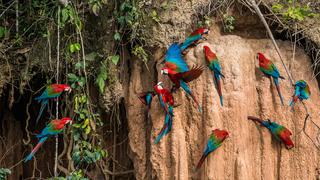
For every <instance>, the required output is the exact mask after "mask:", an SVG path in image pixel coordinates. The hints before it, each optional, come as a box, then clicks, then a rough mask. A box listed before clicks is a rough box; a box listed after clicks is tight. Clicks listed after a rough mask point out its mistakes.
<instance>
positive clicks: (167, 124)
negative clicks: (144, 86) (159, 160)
mask: <svg viewBox="0 0 320 180" xmlns="http://www.w3.org/2000/svg"><path fill="white" fill-rule="evenodd" d="M154 90H155V91H156V93H157V94H158V97H159V102H160V104H161V106H162V107H163V108H164V110H165V111H166V117H165V121H164V125H163V127H162V129H161V131H160V133H159V134H158V136H157V138H156V140H155V141H154V143H155V144H157V143H158V142H159V141H160V139H161V138H162V137H163V136H165V135H166V134H168V133H169V132H170V131H171V129H172V121H173V106H174V99H173V96H172V94H171V93H170V91H169V90H168V89H166V88H164V87H163V83H162V82H158V84H157V85H155V86H154Z"/></svg>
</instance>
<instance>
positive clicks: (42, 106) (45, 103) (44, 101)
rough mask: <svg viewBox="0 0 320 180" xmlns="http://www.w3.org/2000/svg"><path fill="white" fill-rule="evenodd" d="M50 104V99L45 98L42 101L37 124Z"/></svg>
mask: <svg viewBox="0 0 320 180" xmlns="http://www.w3.org/2000/svg"><path fill="white" fill-rule="evenodd" d="M47 105H48V100H47V99H44V100H43V101H42V102H41V107H40V111H39V114H38V117H37V120H36V124H38V122H39V119H40V117H41V115H42V113H43V110H44V109H45V108H46V107H47Z"/></svg>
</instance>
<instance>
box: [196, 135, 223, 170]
mask: <svg viewBox="0 0 320 180" xmlns="http://www.w3.org/2000/svg"><path fill="white" fill-rule="evenodd" d="M228 136H229V133H228V132H227V131H225V130H220V129H215V130H213V131H212V133H211V135H210V138H209V140H208V143H207V146H206V148H205V150H204V152H203V154H202V156H201V159H200V160H199V162H198V164H197V167H196V170H198V169H200V167H201V165H202V163H203V162H204V160H205V159H206V157H207V156H208V155H209V154H210V153H211V152H213V151H215V150H216V149H218V147H220V146H221V145H222V142H223V141H224V140H225V139H226V138H227V137H228Z"/></svg>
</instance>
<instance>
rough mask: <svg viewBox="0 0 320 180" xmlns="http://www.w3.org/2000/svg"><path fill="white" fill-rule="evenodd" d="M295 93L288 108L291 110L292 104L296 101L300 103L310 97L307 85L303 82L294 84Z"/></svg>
mask: <svg viewBox="0 0 320 180" xmlns="http://www.w3.org/2000/svg"><path fill="white" fill-rule="evenodd" d="M294 87H295V91H294V95H293V97H292V100H291V102H290V106H291V107H292V108H293V106H294V104H295V103H296V102H297V100H298V99H300V100H301V101H302V100H304V99H306V100H307V99H308V98H309V97H310V95H311V91H310V88H309V85H308V84H307V82H306V81H304V80H299V81H297V82H296V83H295V84H294Z"/></svg>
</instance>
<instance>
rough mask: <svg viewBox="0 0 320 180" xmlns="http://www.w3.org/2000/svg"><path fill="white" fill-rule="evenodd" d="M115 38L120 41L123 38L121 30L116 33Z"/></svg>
mask: <svg viewBox="0 0 320 180" xmlns="http://www.w3.org/2000/svg"><path fill="white" fill-rule="evenodd" d="M113 38H114V40H116V41H120V40H121V36H120V34H119V32H116V33H115V34H114V36H113Z"/></svg>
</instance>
